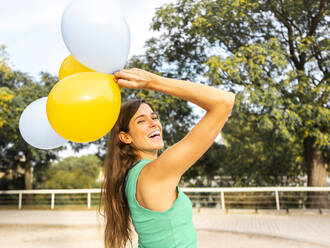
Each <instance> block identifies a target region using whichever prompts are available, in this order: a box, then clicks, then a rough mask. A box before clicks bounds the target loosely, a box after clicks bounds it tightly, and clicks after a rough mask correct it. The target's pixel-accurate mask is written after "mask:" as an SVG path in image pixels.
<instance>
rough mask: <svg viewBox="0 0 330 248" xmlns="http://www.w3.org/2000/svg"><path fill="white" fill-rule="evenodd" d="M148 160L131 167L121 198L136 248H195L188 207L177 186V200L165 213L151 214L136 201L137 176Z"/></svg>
mask: <svg viewBox="0 0 330 248" xmlns="http://www.w3.org/2000/svg"><path fill="white" fill-rule="evenodd" d="M151 161H152V160H151V159H141V160H140V161H138V162H137V163H136V164H135V165H133V166H132V167H131V169H130V170H129V171H128V173H127V175H126V178H125V195H126V198H127V200H128V205H129V209H130V214H131V218H132V221H133V226H134V228H135V231H136V233H137V234H138V242H139V248H197V237H196V230H195V227H194V224H193V222H192V204H191V201H190V199H189V198H188V196H187V195H186V194H185V193H183V192H182V191H181V189H180V188H179V186H177V189H178V197H177V199H176V200H175V202H174V203H173V205H172V207H171V208H170V209H169V210H167V211H153V210H150V209H147V208H144V207H142V206H141V205H140V204H139V203H138V201H137V200H136V197H135V196H136V195H135V194H136V183H137V179H138V176H139V174H140V172H141V170H142V169H143V167H144V166H146V165H147V164H148V163H149V162H151Z"/></svg>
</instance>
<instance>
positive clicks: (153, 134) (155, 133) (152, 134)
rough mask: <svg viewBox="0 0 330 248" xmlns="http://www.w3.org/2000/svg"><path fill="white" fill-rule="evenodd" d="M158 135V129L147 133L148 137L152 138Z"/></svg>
mask: <svg viewBox="0 0 330 248" xmlns="http://www.w3.org/2000/svg"><path fill="white" fill-rule="evenodd" d="M157 137H160V131H154V132H152V133H151V134H149V136H148V138H151V139H154V138H157Z"/></svg>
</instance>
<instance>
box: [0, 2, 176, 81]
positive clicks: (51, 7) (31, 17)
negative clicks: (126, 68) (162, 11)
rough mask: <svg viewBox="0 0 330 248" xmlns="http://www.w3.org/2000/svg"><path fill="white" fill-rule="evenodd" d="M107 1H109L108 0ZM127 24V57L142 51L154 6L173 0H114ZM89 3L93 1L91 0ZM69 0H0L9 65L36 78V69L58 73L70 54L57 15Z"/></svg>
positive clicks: (0, 30) (1, 40)
mask: <svg viewBox="0 0 330 248" xmlns="http://www.w3.org/2000/svg"><path fill="white" fill-rule="evenodd" d="M109 1H111V0H109ZM114 1H115V2H117V4H118V5H119V7H120V8H121V10H122V13H123V15H124V16H125V18H126V20H127V22H128V25H129V27H130V36H131V47H130V53H129V57H130V56H132V55H138V54H143V51H144V49H143V45H144V42H145V41H146V40H147V39H148V38H150V37H152V35H153V33H152V32H151V31H150V30H149V28H150V24H151V21H152V17H153V16H154V13H155V9H156V8H158V7H160V6H162V5H164V4H166V3H170V2H174V0H114ZM91 2H93V1H92V0H91ZM69 3H70V0H28V1H27V0H0V45H5V46H6V51H7V53H8V54H9V62H10V63H9V64H10V65H11V66H12V67H13V68H14V69H17V70H20V71H22V72H26V73H28V74H30V75H31V76H33V77H34V78H35V79H38V75H39V72H40V71H45V72H49V73H51V74H56V75H57V74H58V70H59V68H60V66H61V63H62V61H63V60H64V58H65V57H66V56H68V55H69V54H70V52H69V51H68V49H67V48H66V47H65V44H64V42H63V39H62V35H61V17H62V14H63V12H64V10H65V8H66V6H67V5H68V4H69Z"/></svg>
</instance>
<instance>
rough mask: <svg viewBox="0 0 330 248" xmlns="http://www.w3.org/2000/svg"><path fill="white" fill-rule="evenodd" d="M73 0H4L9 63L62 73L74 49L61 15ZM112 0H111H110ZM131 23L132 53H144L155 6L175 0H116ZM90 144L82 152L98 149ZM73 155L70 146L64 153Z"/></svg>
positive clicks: (0, 1) (0, 12)
mask: <svg viewBox="0 0 330 248" xmlns="http://www.w3.org/2000/svg"><path fill="white" fill-rule="evenodd" d="M70 1H71V0H28V1H27V0H0V45H5V46H6V51H7V53H8V54H9V64H10V65H11V66H12V67H13V68H14V69H17V70H20V71H22V72H26V73H28V74H30V75H31V76H33V77H34V78H35V79H37V78H38V75H39V72H40V71H45V72H49V73H51V74H53V75H57V74H58V70H59V68H60V66H61V63H62V61H63V60H64V58H65V57H66V56H68V55H69V54H70V52H69V51H68V50H67V48H66V47H65V44H64V42H63V40H62V35H61V17H62V14H63V11H64V10H65V8H66V6H67V5H68V4H69V2H70ZM109 1H110V0H109ZM114 1H116V2H117V4H118V5H119V6H120V7H121V9H122V11H123V15H124V16H125V18H126V20H127V22H128V25H129V27H130V36H131V44H130V53H129V57H131V56H132V55H138V54H143V51H144V49H143V46H144V42H145V41H146V40H147V39H148V38H150V37H152V36H153V33H152V32H151V31H150V30H149V28H150V24H151V21H152V17H153V16H154V14H155V9H156V8H158V7H161V6H163V5H164V4H166V3H171V2H176V1H175V0H114ZM94 151H95V147H93V146H92V147H90V148H88V149H86V150H85V151H82V152H80V153H79V155H80V154H86V153H94ZM69 155H73V152H72V151H71V150H70V149H68V150H66V151H63V152H61V154H60V156H61V157H66V156H69Z"/></svg>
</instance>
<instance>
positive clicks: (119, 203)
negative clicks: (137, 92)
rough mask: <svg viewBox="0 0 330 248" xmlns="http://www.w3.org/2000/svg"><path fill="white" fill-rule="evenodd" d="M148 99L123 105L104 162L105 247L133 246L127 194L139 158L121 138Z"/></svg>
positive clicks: (102, 194)
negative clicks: (130, 174)
mask: <svg viewBox="0 0 330 248" xmlns="http://www.w3.org/2000/svg"><path fill="white" fill-rule="evenodd" d="M142 103H146V104H148V105H149V106H150V107H151V109H153V108H152V106H151V105H150V104H149V103H147V102H146V101H144V100H139V99H133V100H129V101H127V102H126V103H125V104H123V105H122V106H121V109H120V114H119V117H118V120H117V122H116V124H115V125H114V127H113V128H112V130H111V133H110V138H109V140H108V144H107V154H106V157H105V161H104V168H103V173H104V180H103V182H102V186H101V197H100V205H99V212H100V208H101V202H102V200H104V210H103V212H104V214H103V216H104V217H105V221H106V226H105V231H104V245H105V248H123V247H125V245H126V243H127V242H128V241H129V242H130V243H131V245H132V239H131V234H132V220H131V217H130V213H129V207H128V202H127V199H126V196H125V188H124V181H125V177H126V174H127V172H128V170H129V168H130V167H131V165H132V164H133V163H134V162H135V161H136V160H137V159H138V157H137V153H136V151H135V150H134V149H133V147H132V146H131V145H129V144H125V143H123V142H121V141H120V139H119V135H118V134H119V133H120V132H121V131H124V132H128V131H129V128H128V124H129V122H130V120H131V118H132V117H133V116H134V114H135V113H136V111H137V110H138V109H139V107H140V105H141V104H142Z"/></svg>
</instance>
